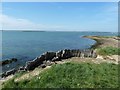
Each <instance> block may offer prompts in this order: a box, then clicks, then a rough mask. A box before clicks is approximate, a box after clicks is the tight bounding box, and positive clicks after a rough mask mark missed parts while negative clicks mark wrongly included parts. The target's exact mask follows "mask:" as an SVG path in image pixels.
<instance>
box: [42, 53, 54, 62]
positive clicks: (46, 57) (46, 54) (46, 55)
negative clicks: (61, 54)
mask: <svg viewBox="0 0 120 90" xmlns="http://www.w3.org/2000/svg"><path fill="white" fill-rule="evenodd" d="M44 55H45V60H52V59H53V58H54V57H55V56H56V53H55V52H46V53H45V54H44Z"/></svg>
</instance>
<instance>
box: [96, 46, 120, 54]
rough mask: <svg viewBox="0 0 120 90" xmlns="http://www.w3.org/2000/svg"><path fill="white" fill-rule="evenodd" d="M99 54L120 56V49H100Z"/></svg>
mask: <svg viewBox="0 0 120 90" xmlns="http://www.w3.org/2000/svg"><path fill="white" fill-rule="evenodd" d="M98 53H99V54H100V55H120V48H116V47H104V48H99V49H98Z"/></svg>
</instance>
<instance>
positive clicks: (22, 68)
mask: <svg viewBox="0 0 120 90" xmlns="http://www.w3.org/2000/svg"><path fill="white" fill-rule="evenodd" d="M21 71H22V72H23V71H26V69H25V67H23V66H22V67H19V68H18V72H21Z"/></svg>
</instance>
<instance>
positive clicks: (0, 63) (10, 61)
mask: <svg viewBox="0 0 120 90" xmlns="http://www.w3.org/2000/svg"><path fill="white" fill-rule="evenodd" d="M12 62H17V58H12V59H7V60H3V61H0V66H4V65H7V64H10V63H12Z"/></svg>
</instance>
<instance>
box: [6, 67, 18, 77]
mask: <svg viewBox="0 0 120 90" xmlns="http://www.w3.org/2000/svg"><path fill="white" fill-rule="evenodd" d="M16 72H17V70H16V69H11V70H9V71H6V72H5V77H7V76H9V75H12V74H15V73H16Z"/></svg>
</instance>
